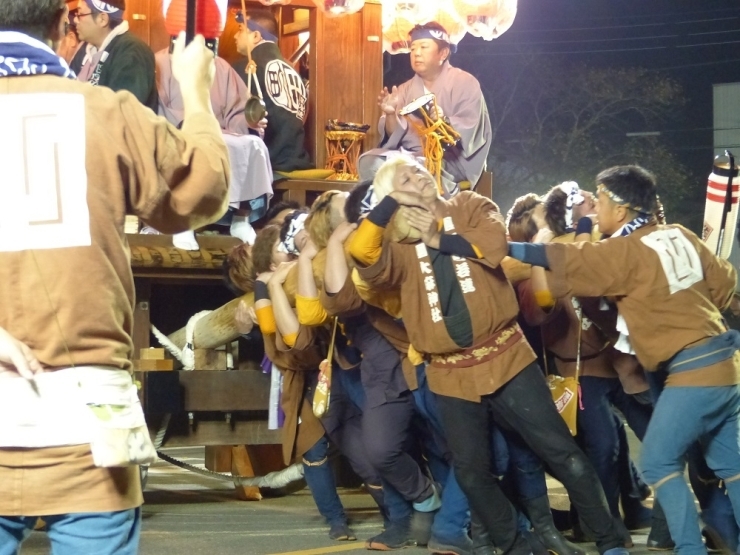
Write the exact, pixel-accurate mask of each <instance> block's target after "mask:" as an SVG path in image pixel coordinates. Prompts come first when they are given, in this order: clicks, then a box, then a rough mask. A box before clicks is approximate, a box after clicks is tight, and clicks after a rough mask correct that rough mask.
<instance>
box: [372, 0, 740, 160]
mask: <svg viewBox="0 0 740 555" xmlns="http://www.w3.org/2000/svg"><path fill="white" fill-rule="evenodd" d="M520 49H526V50H532V51H536V52H537V53H538V55H539V56H543V57H548V56H549V57H552V56H566V57H567V59H568V60H569V61H570V60H572V61H573V62H577V63H586V64H589V65H591V64H592V65H596V66H601V67H604V66H614V67H624V66H641V67H644V68H647V69H650V70H655V71H663V72H664V73H665V74H668V75H669V76H670V77H672V78H674V79H676V80H677V81H679V82H680V83H681V84H682V85H683V87H684V92H685V95H686V97H687V100H688V105H687V106H686V108H685V110H684V114H683V118H682V119H681V123H680V124H678V125H676V124H673V126H672V127H671V128H665V129H649V130H641V129H636V130H635V131H660V132H661V133H662V134H663V135H664V136H665V137H666V139H667V140H669V141H670V144H671V145H672V146H673V149H674V150H675V152H676V153H677V154H678V155H679V156H680V157H681V158H682V160H683V161H684V163H685V164H686V165H687V166H688V167H689V168H691V169H692V170H694V171H697V172H698V173H702V174H705V175H706V174H708V173H709V169H710V167H711V162H712V156H713V152H712V139H713V137H712V129H711V128H712V85H713V84H716V83H731V82H740V0H701V1H699V0H693V1H689V0H679V1H676V0H519V11H518V14H517V17H516V20H515V22H514V25H513V26H512V28H511V29H510V30H509V31H507V32H506V33H505V34H504V35H502V36H501V37H500V38H498V39H496V40H493V41H491V42H486V41H483V40H482V39H478V38H474V37H471V36H466V37H465V38H464V39H463V41H462V42H461V44H460V45H459V50H458V53H457V54H455V55H454V56H453V58H452V63H453V65H456V66H458V67H461V68H463V69H466V70H467V71H469V72H471V73H473V74H474V75H475V76H476V77H478V79H479V80H480V81H481V84H482V85H483V86H484V88H485V87H495V86H496V75H491V74H490V72H486V71H485V62H486V59H490V58H491V57H494V56H496V57H502V56H503V57H510V58H511V59H512V60H514V59H515V58H516V56H517V52H518V51H519V50H520ZM389 58H390V57H389V56H388V55H386V83H398V82H401V81H403V80H405V79H407V78H408V77H410V76H411V73H410V69H409V68H408V56H406V55H398V56H395V57H393V58H392V59H389ZM499 59H500V58H499ZM738 109H740V107H738ZM738 154H740V152H738Z"/></svg>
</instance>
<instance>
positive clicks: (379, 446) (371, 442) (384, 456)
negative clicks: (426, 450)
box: [362, 392, 433, 502]
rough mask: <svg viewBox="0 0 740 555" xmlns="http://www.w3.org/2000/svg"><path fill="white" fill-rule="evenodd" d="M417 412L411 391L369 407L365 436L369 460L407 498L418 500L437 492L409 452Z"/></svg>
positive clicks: (363, 423) (364, 416)
mask: <svg viewBox="0 0 740 555" xmlns="http://www.w3.org/2000/svg"><path fill="white" fill-rule="evenodd" d="M414 414H415V408H414V398H413V397H412V396H411V393H410V392H407V393H406V394H403V395H401V396H400V397H398V398H397V399H393V400H392V401H387V402H385V403H383V404H382V405H379V406H376V407H365V411H364V412H363V415H362V438H363V440H364V442H365V451H366V452H367V456H368V460H369V462H370V464H371V465H372V466H373V468H375V470H376V471H377V472H378V474H380V476H381V477H382V478H383V481H384V482H387V483H388V484H390V485H391V486H393V487H394V488H395V489H396V490H397V491H398V492H399V493H400V494H401V495H402V496H403V497H404V499H406V500H408V501H411V502H416V501H422V500H424V499H427V498H428V497H430V496H431V495H432V494H433V490H432V481H431V480H430V479H429V478H428V477H427V476H426V475H425V474H424V473H422V471H421V468H419V464H418V463H417V462H416V460H415V459H414V458H413V457H412V456H411V455H410V454H409V451H410V447H411V440H412V434H411V427H412V421H413V418H414Z"/></svg>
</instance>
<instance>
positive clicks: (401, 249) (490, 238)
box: [360, 191, 535, 402]
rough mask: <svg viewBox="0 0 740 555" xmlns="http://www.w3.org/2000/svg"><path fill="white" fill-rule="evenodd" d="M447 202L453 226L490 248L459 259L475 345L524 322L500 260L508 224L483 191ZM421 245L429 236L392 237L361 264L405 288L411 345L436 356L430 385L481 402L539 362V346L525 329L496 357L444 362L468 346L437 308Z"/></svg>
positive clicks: (373, 279)
mask: <svg viewBox="0 0 740 555" xmlns="http://www.w3.org/2000/svg"><path fill="white" fill-rule="evenodd" d="M443 209H444V213H443V214H442V217H443V218H444V219H445V220H446V222H445V225H446V226H447V227H449V223H450V222H451V223H452V224H453V226H454V232H455V233H457V234H459V235H461V236H462V237H463V238H464V239H466V240H467V241H468V242H469V243H471V244H472V245H475V246H476V247H477V248H478V249H479V250H480V252H481V253H482V255H483V257H482V258H480V259H463V261H459V260H458V261H456V264H457V267H458V268H457V271H458V277H459V276H460V275H462V274H461V270H463V268H461V266H463V267H464V264H465V262H467V266H468V267H469V269H465V270H464V273H465V274H467V273H469V276H467V277H464V278H460V280H459V281H460V285H461V288H462V291H463V293H464V295H463V296H464V299H465V304H466V306H467V309H468V311H469V313H470V318H471V320H472V326H473V347H475V346H477V345H479V344H481V343H484V342H486V341H487V340H490V339H491V337H492V336H495V335H497V334H500V333H502V332H505V331H506V330H507V329H511V328H512V327H513V326H516V318H517V314H518V313H519V306H518V304H517V301H516V296H515V295H514V290H513V288H512V286H511V284H510V283H509V281H508V280H507V279H506V276H505V275H504V272H503V270H502V268H501V266H500V263H501V261H502V259H503V258H504V257H505V256H506V255H507V252H508V244H507V241H506V228H505V226H504V221H503V218H502V216H501V214H500V213H499V212H498V210H497V209H496V205H495V204H494V203H493V202H492V201H491V200H489V199H486V198H485V197H483V196H481V195H479V194H477V193H473V192H468V191H466V192H462V193H460V194H458V195H456V196H455V197H453V198H452V199H451V200H448V201H443ZM448 218H449V219H448ZM420 245H421V246H422V247H423V244H422V243H417V244H411V245H407V244H398V243H391V242H389V241H384V243H383V249H382V254H381V257H380V259H379V260H378V261H377V262H376V263H375V264H373V265H371V266H369V267H367V268H364V269H361V270H360V275H361V276H362V277H363V279H365V280H366V281H367V282H368V283H369V284H371V285H373V286H375V287H399V288H400V290H401V304H402V312H403V320H404V324H405V326H406V329H407V331H408V334H409V339H410V340H411V344H412V345H413V346H414V348H415V349H416V350H418V351H419V352H421V353H423V354H425V355H430V356H431V362H430V364H429V366H428V367H427V378H428V380H429V387H430V389H431V390H432V391H434V392H435V393H438V394H440V395H447V396H450V397H458V398H461V399H466V400H469V401H474V402H479V401H480V398H481V396H482V395H488V394H490V393H494V392H495V391H496V390H497V389H499V388H500V387H501V386H503V385H504V384H506V383H507V382H508V381H509V380H510V379H511V378H513V377H514V376H516V375H517V374H518V373H519V372H520V371H521V370H522V369H524V367H526V366H527V365H528V364H530V363H531V362H532V361H534V359H535V356H534V353H533V351H532V349H531V347H530V346H529V344H528V343H527V341H526V340H525V339H524V337H523V336H522V337H520V338H519V339H518V340H517V341H516V342H515V343H514V344H513V345H511V346H510V347H509V348H507V349H505V350H502V352H499V353H494V354H495V355H496V356H494V357H493V358H490V359H488V360H485V361H482V362H480V363H474V364H472V365H470V366H467V367H465V368H460V367H457V368H449V367H445V366H444V365H442V364H439V363H438V362H436V361H435V356H434V355H442V356H449V355H454V354H455V353H459V352H460V351H461V349H460V347H459V346H458V345H457V344H456V343H455V342H454V340H453V339H452V338H451V337H450V335H449V333H448V331H447V328H446V326H445V324H444V322H443V321H442V320H441V319H440V318H439V317H438V314H435V313H434V312H433V310H434V308H435V307H433V306H432V304H433V303H432V302H431V301H433V300H435V299H434V298H433V296H434V295H433V294H434V293H435V291H434V288H431V290H430V288H429V286H430V285H433V280H429V275H430V271H431V269H430V268H429V267H428V266H425V265H422V262H425V260H423V259H420V257H419V251H420V247H419V246H420ZM427 259H428V258H427ZM430 293H431V294H432V295H431V296H430ZM435 320H436V321H435ZM496 348H497V347H493V350H494V351H495V349H496ZM489 352H490V350H489Z"/></svg>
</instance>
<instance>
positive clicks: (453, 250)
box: [439, 233, 483, 258]
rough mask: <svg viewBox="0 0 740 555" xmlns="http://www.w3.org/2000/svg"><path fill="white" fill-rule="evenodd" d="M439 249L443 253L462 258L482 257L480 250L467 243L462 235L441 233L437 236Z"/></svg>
mask: <svg viewBox="0 0 740 555" xmlns="http://www.w3.org/2000/svg"><path fill="white" fill-rule="evenodd" d="M439 250H440V252H443V253H445V254H450V255H453V256H461V257H463V258H483V255H482V252H481V250H480V249H479V248H478V247H476V246H475V245H471V244H470V243H468V241H467V239H465V238H464V237H463V236H462V235H450V234H447V233H442V235H441V236H440V238H439Z"/></svg>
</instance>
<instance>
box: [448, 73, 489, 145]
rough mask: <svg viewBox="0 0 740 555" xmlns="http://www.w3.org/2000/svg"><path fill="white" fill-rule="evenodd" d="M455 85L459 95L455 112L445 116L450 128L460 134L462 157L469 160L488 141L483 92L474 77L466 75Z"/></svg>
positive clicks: (486, 115)
mask: <svg viewBox="0 0 740 555" xmlns="http://www.w3.org/2000/svg"><path fill="white" fill-rule="evenodd" d="M456 85H457V86H456V87H455V90H456V91H459V93H458V94H457V95H456V96H457V98H456V102H455V110H454V111H453V113H450V114H446V115H447V116H448V117H449V118H450V125H451V126H452V128H453V129H454V130H455V131H457V132H458V133H460V136H461V141H460V144H461V146H462V151H463V155H464V156H465V157H466V158H470V157H471V156H473V155H474V154H475V153H476V152H478V151H479V150H480V149H481V148H483V147H484V146H485V145H486V144H487V142H488V140H489V139H488V138H487V136H486V121H487V119H488V114H487V112H486V110H485V108H484V98H483V91H482V90H481V87H480V83H479V82H478V80H477V79H476V78H475V77H474V76H472V75H470V74H466V75H465V80H464V81H463V82H462V83H456Z"/></svg>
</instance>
